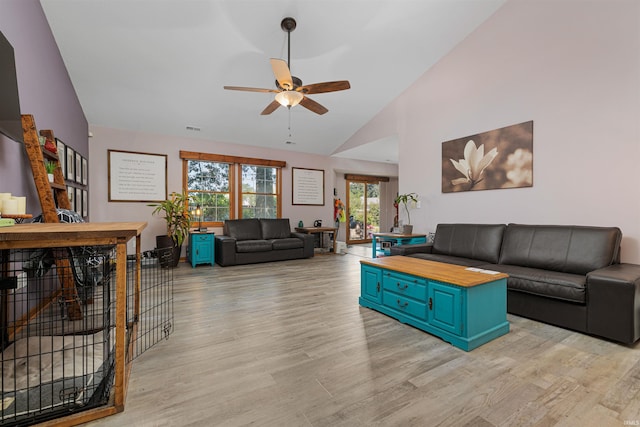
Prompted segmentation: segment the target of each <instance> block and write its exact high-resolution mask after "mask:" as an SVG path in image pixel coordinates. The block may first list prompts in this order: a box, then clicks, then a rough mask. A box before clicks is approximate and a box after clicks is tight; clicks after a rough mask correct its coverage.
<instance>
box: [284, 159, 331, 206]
mask: <svg viewBox="0 0 640 427" xmlns="http://www.w3.org/2000/svg"><path fill="white" fill-rule="evenodd" d="M291 173H292V180H291V181H292V197H291V200H292V201H293V203H292V204H294V205H313V206H324V170H322V169H304V168H291Z"/></svg>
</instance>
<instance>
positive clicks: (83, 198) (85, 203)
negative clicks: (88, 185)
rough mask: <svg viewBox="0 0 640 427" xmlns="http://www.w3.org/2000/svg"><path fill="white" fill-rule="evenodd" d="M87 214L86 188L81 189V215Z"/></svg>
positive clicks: (87, 197) (87, 196)
mask: <svg viewBox="0 0 640 427" xmlns="http://www.w3.org/2000/svg"><path fill="white" fill-rule="evenodd" d="M88 215H89V192H88V191H87V190H82V216H83V217H86V216H88Z"/></svg>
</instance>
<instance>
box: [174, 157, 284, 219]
mask: <svg viewBox="0 0 640 427" xmlns="http://www.w3.org/2000/svg"><path fill="white" fill-rule="evenodd" d="M180 157H181V158H182V159H183V182H184V191H185V194H186V195H187V196H188V199H189V210H191V211H193V210H194V209H195V207H196V206H197V205H199V206H200V208H201V210H202V225H203V226H205V227H206V226H218V227H219V226H222V223H223V222H224V221H225V220H227V219H235V218H279V217H280V215H281V204H282V203H281V189H282V188H281V186H282V184H281V176H282V168H283V167H285V166H286V162H282V161H278V160H264V159H252V158H247V157H234V156H225V155H220V154H206V153H194V152H188V151H180ZM236 178H237V179H236ZM237 200H239V201H240V203H237V202H236V201H237ZM238 205H239V208H238V210H236V206H238Z"/></svg>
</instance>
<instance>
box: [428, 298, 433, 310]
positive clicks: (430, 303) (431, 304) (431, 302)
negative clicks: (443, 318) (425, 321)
mask: <svg viewBox="0 0 640 427" xmlns="http://www.w3.org/2000/svg"><path fill="white" fill-rule="evenodd" d="M429 310H433V299H431V298H429Z"/></svg>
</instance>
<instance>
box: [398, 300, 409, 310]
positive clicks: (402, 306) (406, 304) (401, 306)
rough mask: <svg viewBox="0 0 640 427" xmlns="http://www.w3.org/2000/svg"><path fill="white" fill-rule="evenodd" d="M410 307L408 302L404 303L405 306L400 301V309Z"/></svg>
mask: <svg viewBox="0 0 640 427" xmlns="http://www.w3.org/2000/svg"><path fill="white" fill-rule="evenodd" d="M408 305H409V303H408V302H406V301H405V302H404V304H400V300H398V307H400V308H405V307H406V306H408Z"/></svg>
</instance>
